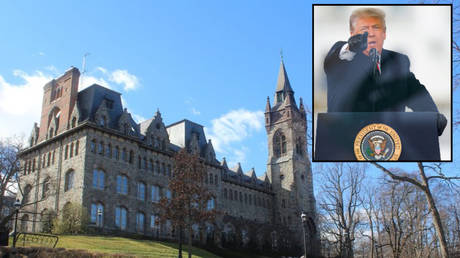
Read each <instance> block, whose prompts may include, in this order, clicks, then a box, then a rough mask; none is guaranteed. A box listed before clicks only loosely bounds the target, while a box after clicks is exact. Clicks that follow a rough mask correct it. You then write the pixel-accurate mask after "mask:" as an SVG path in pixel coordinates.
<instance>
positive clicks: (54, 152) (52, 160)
mask: <svg viewBox="0 0 460 258" xmlns="http://www.w3.org/2000/svg"><path fill="white" fill-rule="evenodd" d="M77 144H78V142H77ZM55 155H56V151H55V150H54V151H53V156H52V157H51V164H53V165H54V156H55ZM75 155H77V150H75Z"/></svg>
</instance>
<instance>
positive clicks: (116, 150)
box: [114, 146, 120, 160]
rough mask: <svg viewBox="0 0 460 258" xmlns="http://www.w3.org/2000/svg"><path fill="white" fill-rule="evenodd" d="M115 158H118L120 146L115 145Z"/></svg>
mask: <svg viewBox="0 0 460 258" xmlns="http://www.w3.org/2000/svg"><path fill="white" fill-rule="evenodd" d="M114 156H115V159H116V160H118V159H119V158H120V148H118V146H115V155H114Z"/></svg>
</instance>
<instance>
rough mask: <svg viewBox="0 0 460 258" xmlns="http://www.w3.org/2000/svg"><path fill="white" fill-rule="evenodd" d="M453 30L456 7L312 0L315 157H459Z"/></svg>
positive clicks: (418, 159) (345, 158)
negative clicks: (454, 124) (455, 152)
mask: <svg viewBox="0 0 460 258" xmlns="http://www.w3.org/2000/svg"><path fill="white" fill-rule="evenodd" d="M427 17H429V18H427ZM451 35H452V5H374V6H360V5H313V94H312V95H313V161H379V162H380V161H412V162H413V161H452V36H451Z"/></svg>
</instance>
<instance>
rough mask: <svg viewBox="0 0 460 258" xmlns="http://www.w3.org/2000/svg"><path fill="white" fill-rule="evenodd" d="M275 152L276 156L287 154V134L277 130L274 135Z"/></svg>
mask: <svg viewBox="0 0 460 258" xmlns="http://www.w3.org/2000/svg"><path fill="white" fill-rule="evenodd" d="M273 152H274V154H275V156H277V157H279V156H284V155H285V154H286V136H284V134H283V133H281V132H280V131H277V132H276V133H275V136H274V144H273Z"/></svg>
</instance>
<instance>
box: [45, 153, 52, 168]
mask: <svg viewBox="0 0 460 258" xmlns="http://www.w3.org/2000/svg"><path fill="white" fill-rule="evenodd" d="M50 162H51V152H48V160H47V163H46V166H48V167H49V166H50Z"/></svg>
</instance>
